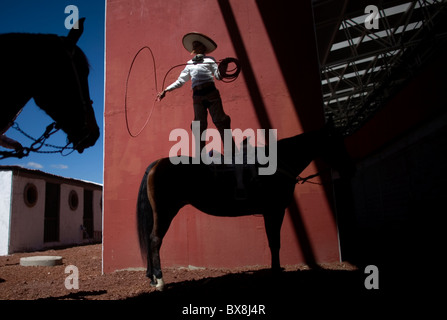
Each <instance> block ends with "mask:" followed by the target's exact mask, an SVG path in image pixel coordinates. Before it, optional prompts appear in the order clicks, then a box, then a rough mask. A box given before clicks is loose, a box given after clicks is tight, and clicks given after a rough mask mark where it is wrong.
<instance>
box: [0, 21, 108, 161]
mask: <svg viewBox="0 0 447 320" xmlns="http://www.w3.org/2000/svg"><path fill="white" fill-rule="evenodd" d="M84 20H85V18H82V19H80V20H79V23H78V29H71V30H70V31H69V33H68V35H67V36H66V37H61V36H57V35H53V34H28V33H8V34H1V35H0V44H1V50H0V70H1V74H0V114H1V117H0V145H1V146H3V147H6V148H9V149H15V150H16V151H17V152H18V154H19V155H20V151H21V150H23V147H22V145H21V144H20V143H19V142H17V141H14V140H12V139H10V138H8V137H6V136H5V135H4V133H5V132H6V131H7V130H8V129H9V128H10V127H11V126H12V125H13V122H14V120H15V118H16V117H17V116H18V114H19V113H20V111H21V110H22V108H23V107H24V106H25V104H26V103H27V102H28V101H29V100H30V99H31V98H33V99H34V101H35V103H36V105H37V106H38V107H39V108H41V109H42V110H44V111H45V112H46V113H47V114H48V115H49V116H50V117H51V118H53V120H54V121H55V123H56V127H57V128H60V129H62V130H63V131H64V132H65V133H66V134H67V138H68V141H69V142H71V143H73V148H74V149H75V150H77V151H78V152H79V153H82V152H83V151H84V149H85V148H88V147H90V146H93V145H94V144H95V143H96V141H97V140H98V137H99V128H98V124H97V123H96V120H95V115H94V112H93V108H92V103H93V102H92V101H91V100H90V94H89V88H88V79H87V78H88V74H89V64H88V61H87V58H86V56H85V54H84V53H83V52H82V50H81V49H80V48H79V47H78V46H77V45H76V43H77V41H78V40H79V38H80V37H81V35H82V33H83V30H84V27H83V26H84ZM22 156H23V153H22Z"/></svg>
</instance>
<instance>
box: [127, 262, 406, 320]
mask: <svg viewBox="0 0 447 320" xmlns="http://www.w3.org/2000/svg"><path fill="white" fill-rule="evenodd" d="M365 277H366V275H365V274H364V273H363V270H354V271H345V270H326V269H316V270H313V269H310V270H301V271H289V272H282V273H281V274H272V272H271V271H270V270H259V271H254V272H244V273H237V274H228V275H225V276H222V277H217V278H207V279H201V280H193V281H184V282H178V283H172V284H168V285H167V288H166V289H165V291H163V292H151V293H145V294H141V295H139V296H136V297H132V298H129V299H128V300H126V302H132V303H140V304H142V305H146V303H150V304H151V305H154V306H158V307H161V306H169V307H168V308H167V309H161V310H163V312H160V314H164V315H169V316H177V318H181V316H182V312H183V310H185V307H186V308H189V307H190V306H192V307H194V306H195V307H200V306H202V307H204V306H213V307H216V313H215V316H214V317H213V318H219V319H221V318H225V319H228V318H232V317H230V316H229V315H227V314H226V308H227V305H252V306H253V305H264V306H265V315H260V314H259V315H253V314H252V315H251V316H250V317H249V318H253V317H255V318H260V319H292V318H291V317H293V318H294V319H296V318H297V317H298V316H300V315H303V314H304V312H311V313H309V314H308V315H311V316H315V317H319V316H322V315H332V316H334V315H341V314H343V313H344V312H348V313H349V314H347V315H348V316H351V315H354V314H356V315H357V316H358V317H359V318H363V317H362V312H365V310H367V311H368V315H371V314H374V313H375V312H379V311H381V312H383V311H384V310H387V312H388V314H389V312H393V311H394V310H395V308H396V307H398V306H399V305H400V302H399V301H398V300H397V299H392V300H389V298H390V297H392V296H393V295H396V296H400V297H401V298H402V297H403V296H402V295H406V294H405V292H401V291H400V290H399V288H394V287H392V286H390V285H388V284H387V283H385V282H384V281H382V282H381V285H382V284H383V287H384V288H383V289H382V288H379V289H378V290H367V289H365V286H364V281H365ZM407 301H408V300H407ZM364 307H367V308H368V309H362V308H364ZM161 308H162V307H161ZM334 308H335V309H334ZM219 310H222V311H219ZM154 311H160V310H154ZM339 312H341V313H339ZM357 313H358V314H357ZM233 316H235V315H233ZM239 316H240V317H243V316H244V317H245V318H247V315H239ZM184 317H185V316H184ZM202 317H204V315H202ZM207 317H209V316H207ZM281 317H282V318H281ZM348 318H350V317H348Z"/></svg>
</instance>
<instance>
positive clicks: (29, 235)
mask: <svg viewBox="0 0 447 320" xmlns="http://www.w3.org/2000/svg"><path fill="white" fill-rule="evenodd" d="M46 181H47V179H46V178H45V177H40V176H38V175H36V176H35V177H34V176H31V175H30V174H26V175H21V174H20V172H19V173H18V174H16V173H14V172H13V171H12V170H11V171H8V170H4V171H0V256H1V255H7V254H11V253H14V252H24V251H35V250H40V249H45V248H50V247H54V246H64V245H75V244H82V243H88V242H90V241H91V240H92V239H84V238H83V231H82V229H81V225H83V214H84V187H83V186H79V184H76V183H75V185H70V184H69V183H63V182H65V181H66V180H65V181H64V180H62V179H61V181H60V182H61V183H60V207H59V241H56V242H44V223H45V192H46V190H45V189H46ZM53 181H54V179H53ZM28 183H32V184H34V186H35V187H36V189H37V201H36V203H35V205H34V206H32V207H30V206H28V205H27V204H26V202H25V198H24V191H25V186H26V185H27V184H28ZM56 183H57V182H56ZM71 191H75V192H76V193H77V196H78V206H77V208H75V209H72V208H71V207H70V204H69V195H70V192H71ZM101 204H102V191H101V190H93V230H94V234H93V235H92V236H93V237H94V241H101V240H102V239H101V235H102V205H101Z"/></svg>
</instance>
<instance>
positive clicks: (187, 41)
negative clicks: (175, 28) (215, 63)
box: [182, 32, 217, 53]
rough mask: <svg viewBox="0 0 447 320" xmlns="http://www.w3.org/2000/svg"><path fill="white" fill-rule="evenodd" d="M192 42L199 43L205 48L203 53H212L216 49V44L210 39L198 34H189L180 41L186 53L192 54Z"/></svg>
mask: <svg viewBox="0 0 447 320" xmlns="http://www.w3.org/2000/svg"><path fill="white" fill-rule="evenodd" d="M194 41H199V42H201V43H202V44H203V45H204V46H205V47H206V52H205V53H210V52H213V51H214V50H216V48H217V44H216V43H215V42H214V41H213V39H211V38H210V37H208V36H206V35H204V34H202V33H199V32H190V33H187V34H185V35H184V36H183V40H182V42H183V46H184V47H185V49H186V50H188V52H192V50H193V47H192V44H193V42H194Z"/></svg>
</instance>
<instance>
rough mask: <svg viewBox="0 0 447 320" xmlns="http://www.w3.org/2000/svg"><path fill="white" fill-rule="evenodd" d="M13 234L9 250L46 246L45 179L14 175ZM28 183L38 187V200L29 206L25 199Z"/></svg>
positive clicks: (30, 249) (34, 248) (15, 250)
mask: <svg viewBox="0 0 447 320" xmlns="http://www.w3.org/2000/svg"><path fill="white" fill-rule="evenodd" d="M12 181H13V183H12V185H13V196H12V203H13V205H12V213H11V226H10V228H11V229H10V230H11V235H10V240H9V243H10V245H9V252H10V253H11V252H17V251H32V250H38V249H42V248H43V247H44V242H43V234H44V233H43V231H44V227H43V226H44V214H45V180H43V179H33V178H26V177H21V176H13V179H12ZM27 183H33V184H34V185H35V186H36V188H37V202H36V204H35V205H34V206H33V207H31V208H30V207H28V206H27V205H26V204H25V201H24V193H23V191H24V189H25V186H26V184H27Z"/></svg>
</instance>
